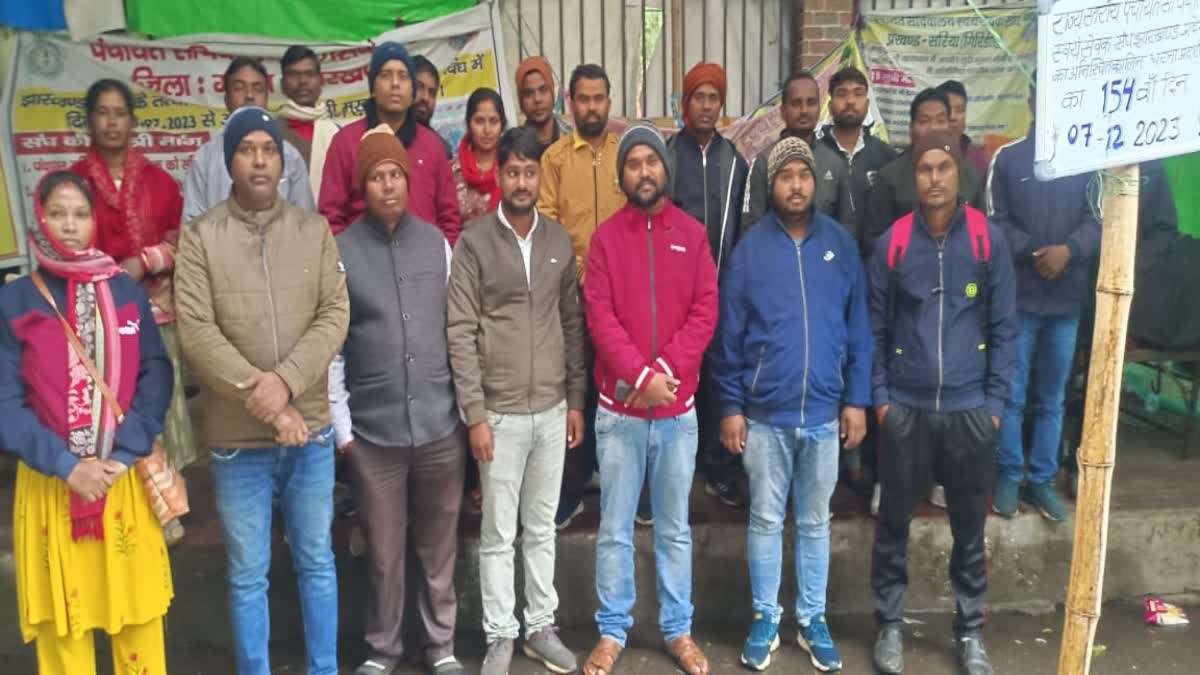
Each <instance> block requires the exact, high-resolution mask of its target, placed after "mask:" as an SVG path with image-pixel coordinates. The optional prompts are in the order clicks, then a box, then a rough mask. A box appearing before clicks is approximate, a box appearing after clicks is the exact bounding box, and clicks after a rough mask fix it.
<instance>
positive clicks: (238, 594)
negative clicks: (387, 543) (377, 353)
mask: <svg viewBox="0 0 1200 675" xmlns="http://www.w3.org/2000/svg"><path fill="white" fill-rule="evenodd" d="M209 468H210V469H211V470H212V476H213V488H214V489H215V492H216V499H217V513H218V515H220V517H221V529H222V531H223V533H224V535H225V556H226V564H227V567H228V576H229V610H230V618H231V623H232V625H233V644H234V658H235V660H236V661H237V672H238V673H239V675H270V672H271V666H270V659H269V656H268V654H267V642H268V640H269V639H270V635H271V621H270V613H269V611H268V607H267V573H268V571H269V570H270V568H271V515H272V501H273V500H274V499H275V498H278V500H279V506H280V510H281V512H282V513H283V520H284V527H285V531H286V532H287V537H288V544H289V545H290V546H291V551H292V564H293V566H294V568H295V570H296V576H297V577H298V578H299V580H300V609H301V612H302V614H303V618H304V640H305V643H306V646H307V649H308V675H337V627H338V602H337V572H336V570H335V569H334V561H333V542H332V538H331V536H330V532H329V528H330V526H331V525H332V524H333V435H332V432H331V431H330V430H329V429H325V430H323V431H322V432H321V433H320V434H319V435H318V436H315V437H314V439H313V440H310V441H309V443H308V445H305V446H303V447H298V448H295V447H292V448H286V447H276V448H214V449H213V450H212V452H211V453H210V461H209Z"/></svg>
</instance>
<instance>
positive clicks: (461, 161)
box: [458, 135, 500, 211]
mask: <svg viewBox="0 0 1200 675" xmlns="http://www.w3.org/2000/svg"><path fill="white" fill-rule="evenodd" d="M458 165H459V167H460V168H461V169H462V175H463V180H464V181H466V183H467V187H469V188H471V189H472V190H474V191H475V192H478V193H479V194H481V195H487V196H488V211H495V210H496V206H497V205H498V204H499V203H500V184H499V183H498V182H496V164H495V163H494V162H493V163H492V168H490V169H488V172H487V173H483V172H482V171H480V170H479V162H478V161H476V159H475V152H474V151H473V150H471V140H470V138H469V137H468V136H466V135H464V136H463V137H462V140H461V141H459V142H458Z"/></svg>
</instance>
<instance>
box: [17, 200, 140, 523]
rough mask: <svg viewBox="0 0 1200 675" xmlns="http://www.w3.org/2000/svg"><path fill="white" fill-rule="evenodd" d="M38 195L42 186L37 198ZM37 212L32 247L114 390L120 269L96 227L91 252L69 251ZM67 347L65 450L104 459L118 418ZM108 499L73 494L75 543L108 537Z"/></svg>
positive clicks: (117, 370)
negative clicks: (114, 286) (99, 243)
mask: <svg viewBox="0 0 1200 675" xmlns="http://www.w3.org/2000/svg"><path fill="white" fill-rule="evenodd" d="M40 193H41V190H40V186H39V189H38V190H37V191H35V193H34V194H35V195H37V194H40ZM34 209H35V211H36V213H37V227H36V228H31V229H30V231H29V243H30V248H31V249H32V250H33V254H34V256H35V257H36V258H37V261H38V267H40V268H41V269H43V270H45V271H46V272H47V273H49V274H52V275H54V276H56V277H59V278H62V279H65V280H66V281H67V303H66V307H64V308H62V311H63V315H64V316H65V317H66V319H67V322H68V323H70V325H71V327H72V328H73V329H74V330H75V334H76V335H78V336H79V340H80V342H82V343H83V346H84V349H85V350H86V351H87V354H88V357H89V358H91V360H92V362H93V363H95V364H96V369H97V370H98V371H99V372H100V374H101V376H102V377H103V378H104V380H105V382H106V383H107V384H108V386H109V387H110V388H111V389H112V390H113V391H114V392H116V391H117V387H118V384H119V382H118V374H119V373H120V372H121V350H120V334H119V333H118V332H117V327H118V321H117V312H116V305H115V303H114V302H113V297H112V291H111V289H110V288H109V285H108V280H109V279H111V278H112V277H114V276H116V275H117V274H120V273H121V268H120V266H118V265H117V263H116V262H115V261H114V260H113V259H112V258H111V257H110V256H108V255H106V254H104V253H102V252H100V251H99V250H97V249H96V248H95V243H96V233H95V230H94V229H93V231H92V238H91V241H89V242H88V246H87V248H85V249H83V250H82V251H71V250H69V249H67V248H66V247H64V246H63V245H62V243H61V242H60V241H58V239H57V238H56V237H55V236H54V235H53V233H51V231H50V227H49V226H48V225H47V224H46V216H45V213H44V212H43V209H42V204H41V203H40V201H39V200H38V199H37V198H36V196H35V198H34ZM64 342H66V340H65V339H64ZM66 349H67V375H68V383H69V384H68V389H67V392H66V394H67V396H66V405H67V438H66V442H67V449H68V450H69V451H70V452H71V454H73V455H75V456H76V457H79V458H80V459H81V460H84V461H94V460H106V459H108V457H109V455H111V454H112V446H113V438H114V436H115V434H116V431H117V418H116V415H115V413H114V411H113V410H111V409H110V408H109V405H108V403H107V402H106V401H105V400H104V397H103V396H102V395H101V393H100V390H99V389H98V388H97V387H96V385H95V383H94V382H93V381H92V378H91V376H90V375H88V372H87V369H86V368H85V367H84V366H83V362H82V361H81V360H80V358H79V356H78V355H77V354H76V353H75V350H74V349H72V348H71V346H70V344H69V342H67V343H66ZM105 501H106V500H105V499H103V498H101V499H98V500H96V501H94V502H90V503H88V502H84V501H83V499H82V498H81V497H80V496H79V495H77V494H75V493H74V492H72V493H71V537H72V538H73V539H75V540H76V541H78V540H79V539H84V538H93V539H103V538H104V504H105Z"/></svg>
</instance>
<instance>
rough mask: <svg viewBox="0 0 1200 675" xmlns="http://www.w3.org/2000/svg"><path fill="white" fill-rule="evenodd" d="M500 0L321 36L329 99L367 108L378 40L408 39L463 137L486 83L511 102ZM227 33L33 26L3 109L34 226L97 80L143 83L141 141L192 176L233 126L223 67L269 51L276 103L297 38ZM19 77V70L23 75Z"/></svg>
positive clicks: (447, 119)
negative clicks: (352, 40) (341, 37)
mask: <svg viewBox="0 0 1200 675" xmlns="http://www.w3.org/2000/svg"><path fill="white" fill-rule="evenodd" d="M493 25H497V26H498V24H493V14H492V9H491V8H490V7H489V6H487V5H479V6H476V7H474V8H472V9H470V10H467V11H465V12H462V13H459V14H455V15H452V16H448V17H444V18H442V19H435V20H432V21H429V22H426V23H423V24H420V25H418V26H411V27H406V28H399V29H396V30H393V31H389V32H387V33H384V34H383V35H380V36H379V37H377V38H375V39H374V40H371V41H370V42H369V43H367V44H359V45H344V44H343V45H335V44H311V45H310V46H311V47H312V49H313V50H314V51H315V52H317V54H318V55H319V57H320V59H321V71H322V75H323V78H324V91H323V93H322V100H323V104H324V106H325V107H326V110H327V111H328V113H329V115H330V116H331V117H333V118H334V119H338V120H345V121H352V120H354V119H357V118H359V117H361V116H362V115H363V103H364V102H365V101H366V97H367V70H368V66H369V63H370V58H371V49H372V45H373V44H378V43H380V42H383V41H387V40H395V41H398V42H402V43H404V44H405V45H406V46H407V47H408V48H409V50H410V52H412V53H413V54H424V55H425V56H426V57H428V58H429V59H430V60H431V61H432V62H433V63H434V64H435V65H437V66H438V68H439V69H440V70H441V71H442V76H441V94H440V96H439V99H438V106H437V111H436V114H435V116H434V119H433V122H432V125H433V127H434V128H435V129H436V130H437V131H438V132H439V133H440V134H441V135H442V137H443V138H446V139H447V140H448V141H450V142H451V143H454V144H455V145H456V146H457V143H458V140H459V139H460V138H461V137H462V135H463V132H464V129H465V117H466V101H467V97H468V96H470V94H471V92H473V91H474V90H475V89H477V88H479V87H490V88H492V89H496V90H497V91H499V92H500V93H501V95H502V96H503V97H504V99H505V103H506V106H508V107H511V105H512V96H511V92H510V91H509V90H510V89H511V86H510V85H509V78H508V77H507V76H506V75H504V73H505V72H507V69H506V67H505V64H504V63H503V62H502V61H503V54H504V50H503V48H502V45H501V44H500V40H501V31H499V30H493ZM228 39H229V38H228V37H227V36H224V37H222V36H212V37H206V36H193V38H192V39H170V40H157V41H148V40H134V39H129V38H124V37H120V36H103V37H100V38H97V39H95V40H92V41H90V42H72V41H71V40H70V39H69V38H68V37H67V36H65V35H54V34H46V33H29V32H21V33H19V34H18V35H17V37H16V41H17V44H16V53H15V62H14V63H13V65H12V67H11V68H10V69H9V70H8V73H9V75H8V77H9V78H10V80H9V82H8V83H7V86H6V87H5V89H4V90H5V91H6V92H11V94H8V95H7V99H6V100H5V101H4V102H3V104H2V105H0V109H3V110H5V111H8V112H10V114H11V120H10V124H11V134H12V136H11V138H12V144H11V145H10V146H8V147H5V148H3V160H4V162H3V164H4V166H5V167H7V168H9V170H10V171H12V172H13V173H15V174H16V176H15V178H16V180H15V181H9V184H10V185H12V184H13V183H14V182H15V183H16V185H14V186H13V187H14V188H16V189H18V190H19V192H18V193H16V194H13V193H10V195H9V196H10V198H11V199H12V201H14V202H18V201H19V202H20V203H21V204H20V208H15V209H14V212H16V213H20V214H22V215H23V217H24V220H23V222H24V223H32V222H33V209H32V199H31V195H32V194H33V190H34V189H35V188H36V186H37V182H38V180H40V179H41V177H42V176H43V175H45V174H46V172H48V171H52V170H55V169H65V168H67V167H68V166H69V165H70V164H71V163H73V162H75V161H76V160H77V159H78V158H79V157H80V156H82V154H83V153H84V151H85V149H86V148H87V145H88V143H89V140H88V137H87V129H86V119H85V115H84V110H83V105H84V95H85V93H86V91H87V88H88V86H89V85H90V84H91V83H92V82H94V81H96V80H98V79H101V78H114V79H118V80H123V81H125V82H127V83H129V84H130V85H131V86H132V87H133V88H134V94H135V102H134V107H135V111H134V113H135V115H136V116H137V119H138V126H137V130H136V134H135V136H134V139H133V144H134V147H136V148H138V149H139V150H141V151H142V152H144V153H146V155H147V156H148V157H149V158H150V160H151V161H154V162H156V163H158V165H159V166H161V167H163V168H164V169H166V170H167V171H169V172H170V173H171V174H172V175H173V176H175V178H176V179H177V180H179V181H180V182H181V183H182V181H183V179H184V177H185V176H186V174H187V170H188V167H189V166H190V165H191V158H192V155H193V154H194V153H195V152H196V150H197V149H198V148H199V147H200V146H201V145H203V144H204V143H205V142H206V141H207V140H208V139H209V136H210V134H212V133H213V132H214V131H217V130H219V129H221V128H222V127H223V126H224V123H225V119H226V117H227V116H228V113H227V112H226V110H225V103H224V87H223V83H222V74H223V73H224V72H225V68H226V66H228V64H229V62H230V60H231V59H232V58H233V57H234V56H236V55H244V56H253V57H259V58H261V59H262V61H263V65H264V66H266V68H267V72H268V74H269V75H270V79H269V82H268V88H269V90H270V107H271V108H275V107H276V106H278V105H279V104H281V103H282V102H283V94H282V92H280V90H279V86H280V81H281V72H280V64H279V58H280V57H281V56H282V55H283V52H284V50H286V49H287V47H288V46H289V44H290V43H285V42H276V41H265V42H264V41H261V40H260V41H257V42H255V43H249V42H244V43H238V42H230V41H228ZM11 78H15V82H13V81H12V79H11Z"/></svg>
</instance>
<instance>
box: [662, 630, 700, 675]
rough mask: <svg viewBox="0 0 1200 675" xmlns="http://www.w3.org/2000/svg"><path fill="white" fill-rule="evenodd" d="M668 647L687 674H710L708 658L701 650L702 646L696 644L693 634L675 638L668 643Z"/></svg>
mask: <svg viewBox="0 0 1200 675" xmlns="http://www.w3.org/2000/svg"><path fill="white" fill-rule="evenodd" d="M667 649H669V650H670V651H671V655H672V656H674V657H675V661H676V662H677V663H678V664H679V667H680V668H681V669H682V670H683V672H685V673H687V675H708V673H709V667H708V658H707V657H705V656H704V652H702V651H700V647H698V646H696V641H695V640H693V639H692V636H691V635H684V636H681V637H677V638H675V639H674V640H672V641H671V644H669V645H667Z"/></svg>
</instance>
